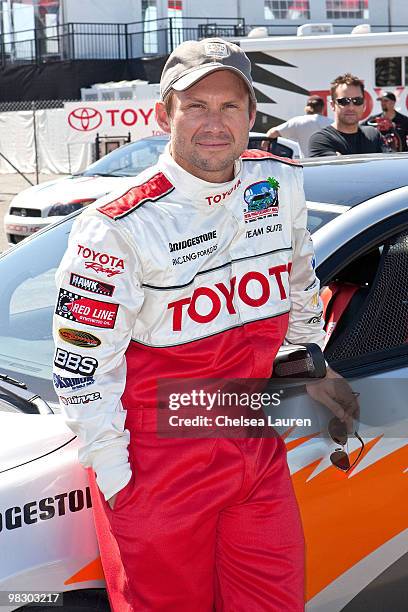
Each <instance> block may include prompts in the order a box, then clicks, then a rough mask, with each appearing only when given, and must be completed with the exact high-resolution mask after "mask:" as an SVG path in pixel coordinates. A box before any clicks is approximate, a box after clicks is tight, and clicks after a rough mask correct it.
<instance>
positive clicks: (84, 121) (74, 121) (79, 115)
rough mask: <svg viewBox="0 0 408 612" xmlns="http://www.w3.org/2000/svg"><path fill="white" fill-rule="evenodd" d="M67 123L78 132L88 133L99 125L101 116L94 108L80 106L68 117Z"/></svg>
mask: <svg viewBox="0 0 408 612" xmlns="http://www.w3.org/2000/svg"><path fill="white" fill-rule="evenodd" d="M68 123H69V125H70V126H71V127H72V128H73V129H74V130H78V132H90V131H92V130H96V128H98V127H99V126H100V125H101V123H102V115H101V113H100V112H99V111H98V110H96V109H95V108H89V107H86V106H81V107H80V108H75V109H74V110H73V111H72V112H71V113H70V114H69V115H68Z"/></svg>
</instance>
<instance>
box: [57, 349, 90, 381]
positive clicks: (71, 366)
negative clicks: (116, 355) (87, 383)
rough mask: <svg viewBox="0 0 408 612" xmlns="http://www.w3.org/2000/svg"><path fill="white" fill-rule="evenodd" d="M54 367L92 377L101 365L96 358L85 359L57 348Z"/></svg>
mask: <svg viewBox="0 0 408 612" xmlns="http://www.w3.org/2000/svg"><path fill="white" fill-rule="evenodd" d="M54 365H55V366H57V368H60V369H61V370H67V372H72V374H84V375H86V374H88V375H89V376H92V374H95V372H96V368H97V367H98V365H99V364H98V360H97V359H95V358H94V357H84V356H82V355H77V354H76V353H70V352H69V351H64V349H61V348H57V350H56V351H55V358H54Z"/></svg>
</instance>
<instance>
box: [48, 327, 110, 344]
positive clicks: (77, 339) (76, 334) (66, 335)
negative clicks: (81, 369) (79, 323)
mask: <svg viewBox="0 0 408 612" xmlns="http://www.w3.org/2000/svg"><path fill="white" fill-rule="evenodd" d="M58 335H59V337H60V338H61V340H63V341H64V342H68V343H69V344H73V345H74V346H82V347H84V348H95V347H97V346H99V345H100V344H101V341H100V340H99V338H97V337H96V336H94V335H92V334H89V333H88V332H85V331H81V330H79V329H69V328H68V327H61V328H60V329H59V330H58Z"/></svg>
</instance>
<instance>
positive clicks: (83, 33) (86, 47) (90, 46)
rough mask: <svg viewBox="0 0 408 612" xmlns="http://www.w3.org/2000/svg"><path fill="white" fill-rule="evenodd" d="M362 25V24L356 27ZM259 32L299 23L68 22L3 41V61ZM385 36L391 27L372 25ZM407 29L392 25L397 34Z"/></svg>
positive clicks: (132, 52)
mask: <svg viewBox="0 0 408 612" xmlns="http://www.w3.org/2000/svg"><path fill="white" fill-rule="evenodd" d="M358 23H361V21H357V22H356V24H354V25H357V24H358ZM255 27H264V28H266V30H267V32H268V35H269V36H276V35H282V34H285V35H287V34H293V35H294V34H296V30H297V24H293V25H288V24H270V25H265V24H251V25H247V24H246V23H245V20H244V19H226V18H224V19H220V18H217V19H215V18H211V17H209V18H207V19H204V18H199V17H197V18H194V17H189V18H183V19H180V18H174V17H169V18H166V19H158V20H155V21H150V22H149V21H138V22H133V23H66V24H63V25H57V26H50V27H46V28H38V29H35V30H24V31H18V32H11V33H7V34H4V35H3V36H1V37H0V61H1V64H2V65H3V66H4V65H5V64H9V63H26V62H29V63H34V62H36V63H38V64H42V63H44V62H53V61H63V60H69V61H71V60H77V59H92V60H94V59H122V60H126V59H132V58H138V57H144V56H149V55H157V54H160V55H167V54H168V53H170V52H171V51H172V50H173V49H174V47H176V46H177V45H178V44H180V43H181V42H183V41H184V40H200V39H202V38H207V37H210V36H211V37H213V36H219V37H222V38H237V37H240V36H246V35H247V34H248V33H249V32H250V30H252V29H253V28H255ZM352 27H353V25H350V24H348V25H343V24H335V31H336V32H344V33H347V32H350V31H351V29H352ZM371 29H372V31H377V32H384V31H388V30H389V29H390V28H388V27H387V26H384V25H383V26H375V25H372V26H371ZM407 29H408V26H406V25H402V24H401V25H398V26H393V27H392V30H393V31H402V30H407Z"/></svg>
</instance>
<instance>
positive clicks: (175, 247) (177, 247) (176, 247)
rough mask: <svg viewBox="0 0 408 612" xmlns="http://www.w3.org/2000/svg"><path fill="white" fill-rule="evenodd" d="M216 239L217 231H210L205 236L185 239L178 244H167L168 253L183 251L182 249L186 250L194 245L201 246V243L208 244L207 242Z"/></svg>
mask: <svg viewBox="0 0 408 612" xmlns="http://www.w3.org/2000/svg"><path fill="white" fill-rule="evenodd" d="M216 237H217V230H212V231H211V232H207V233H206V234H200V235H199V236H193V237H192V238H186V240H181V241H180V242H169V251H170V253H173V252H174V251H183V250H184V249H188V248H189V247H192V246H195V245H196V244H202V243H203V242H208V240H213V239H214V238H216Z"/></svg>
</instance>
